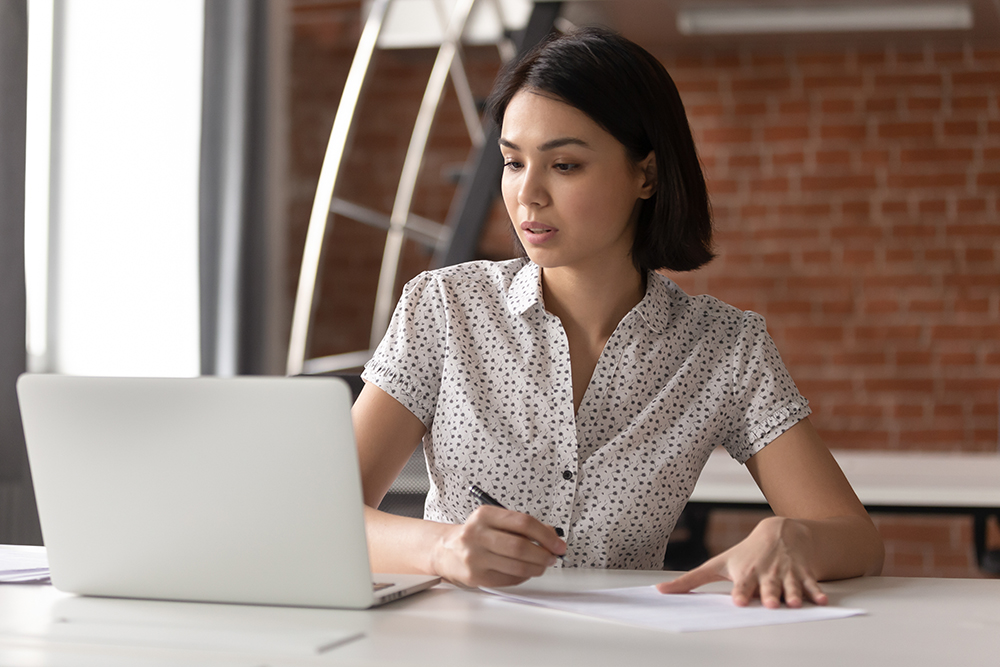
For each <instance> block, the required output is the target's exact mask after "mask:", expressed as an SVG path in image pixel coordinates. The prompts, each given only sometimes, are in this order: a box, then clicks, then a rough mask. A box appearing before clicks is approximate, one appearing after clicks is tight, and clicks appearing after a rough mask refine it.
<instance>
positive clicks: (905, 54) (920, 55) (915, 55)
mask: <svg viewBox="0 0 1000 667" xmlns="http://www.w3.org/2000/svg"><path fill="white" fill-rule="evenodd" d="M926 60H927V55H926V54H925V53H924V52H923V51H900V52H899V53H897V54H896V62H897V63H909V64H912V63H923V62H926Z"/></svg>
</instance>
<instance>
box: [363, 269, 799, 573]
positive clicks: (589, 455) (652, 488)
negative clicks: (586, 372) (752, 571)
mask: <svg viewBox="0 0 1000 667" xmlns="http://www.w3.org/2000/svg"><path fill="white" fill-rule="evenodd" d="M363 377H364V379H365V380H366V381H368V382H371V383H373V384H375V385H376V386H378V387H379V388H381V389H382V390H384V391H385V392H387V393H388V394H389V395H390V396H392V397H393V398H395V399H396V400H397V401H399V402H400V403H401V404H402V405H403V406H404V407H406V408H407V409H408V410H409V411H410V412H412V413H413V414H414V415H415V416H416V417H418V418H419V419H420V420H421V421H422V422H423V423H424V425H425V426H426V427H427V429H428V430H427V434H426V435H425V436H424V440H423V447H424V454H425V456H426V458H427V469H428V472H429V474H430V493H429V494H428V496H427V501H426V504H425V507H424V517H425V518H426V519H429V520H433V521H442V522H447V523H462V522H464V521H465V520H466V518H467V517H468V516H469V515H470V514H471V513H472V512H473V511H474V510H475V509H476V507H477V506H478V505H477V502H476V501H475V499H473V498H472V496H471V495H470V494H469V492H468V488H469V485H470V484H478V485H479V486H480V487H482V488H483V489H484V490H485V491H486V492H487V493H489V494H490V495H491V496H493V497H494V498H496V499H497V500H499V501H500V502H501V503H503V504H504V505H505V506H506V507H507V508H509V509H513V510H517V511H520V512H525V513H527V514H530V515H532V516H534V517H535V518H536V519H538V520H540V521H542V522H543V523H546V524H549V525H551V526H554V527H556V529H557V532H559V533H561V534H563V536H564V539H565V540H566V542H567V546H568V550H567V553H566V557H565V559H564V560H562V561H560V562H559V564H558V565H557V566H558V567H604V568H628V569H661V568H662V567H663V557H664V552H665V550H666V545H667V539H668V537H669V535H670V532H671V530H673V527H674V524H675V523H676V521H677V517H678V515H679V514H680V512H681V510H682V509H683V508H684V505H685V504H686V503H687V500H688V497H689V496H690V495H691V491H692V489H693V488H694V485H695V482H696V481H697V479H698V475H699V473H700V472H701V469H702V467H703V466H704V464H705V461H706V460H707V458H708V456H709V454H710V453H711V451H712V450H713V449H715V448H716V447H717V446H719V445H722V446H724V447H725V448H726V449H727V450H728V451H729V453H730V455H732V456H733V457H734V458H735V459H737V460H738V461H740V462H741V463H743V462H746V460H747V459H749V458H750V457H751V456H752V455H753V454H755V453H756V452H757V451H759V450H760V449H761V448H763V447H764V446H765V445H766V444H767V443H768V442H770V441H771V440H773V439H775V438H776V437H778V436H779V435H781V434H782V433H784V432H785V431H786V430H788V429H789V428H790V427H791V426H792V425H794V424H795V423H796V422H798V421H799V420H801V419H803V418H804V417H806V416H807V415H808V414H809V413H810V409H809V407H808V402H807V401H806V400H805V399H804V398H803V397H802V396H801V395H800V394H799V392H798V390H797V389H796V388H795V384H794V383H793V382H792V380H791V378H790V377H789V375H788V372H787V371H786V370H785V367H784V365H783V364H782V362H781V359H780V357H779V355H778V352H777V349H776V348H775V346H774V342H773V341H772V340H771V337H770V336H769V335H768V333H767V330H766V328H765V326H764V320H763V318H762V317H761V316H760V315H758V314H756V313H753V312H749V311H747V312H743V311H740V310H738V309H736V308H733V307H732V306H729V305H726V304H724V303H722V302H721V301H719V300H717V299H715V298H713V297H710V296H689V295H687V294H685V293H684V292H683V291H682V290H681V289H680V288H679V287H677V285H676V284H674V283H673V282H672V281H670V280H669V279H667V278H665V277H663V276H660V275H658V274H656V273H650V274H649V276H648V280H647V288H646V294H645V297H644V298H643V299H642V301H641V302H639V304H638V305H636V307H635V308H633V309H632V310H631V311H630V312H629V313H628V314H627V315H626V316H625V318H624V319H623V320H622V321H621V323H620V324H619V325H618V328H617V329H616V330H615V332H614V334H613V335H612V336H611V338H610V339H609V340H608V342H607V345H606V346H605V348H604V351H603V353H602V354H601V357H600V359H599V360H598V362H597V367H596V369H595V370H594V374H593V377H592V379H591V381H590V385H589V386H588V387H587V391H586V394H585V395H584V397H583V401H582V402H581V404H580V409H579V412H578V413H576V414H574V410H573V387H572V373H571V370H570V358H569V345H568V342H567V339H566V334H565V332H564V330H563V327H562V324H561V322H560V321H559V318H557V317H556V316H554V315H552V314H551V313H548V312H547V311H546V310H545V307H544V305H543V303H542V288H541V270H540V269H539V267H538V266H537V265H535V264H533V263H531V262H529V261H527V260H511V261H507V262H471V263H468V264H462V265H459V266H453V267H448V268H444V269H440V270H437V271H431V272H427V273H423V274H421V275H419V276H417V277H416V278H414V279H413V280H412V281H410V282H409V283H408V284H407V285H406V287H405V289H404V290H403V295H402V297H401V298H400V301H399V304H398V305H397V307H396V311H395V313H394V315H393V318H392V322H391V324H390V326H389V330H388V332H387V333H386V335H385V338H384V339H383V340H382V343H381V345H379V347H378V349H377V350H376V352H375V355H374V357H373V358H372V360H371V361H370V362H369V363H368V365H367V366H366V368H365V372H364V374H363Z"/></svg>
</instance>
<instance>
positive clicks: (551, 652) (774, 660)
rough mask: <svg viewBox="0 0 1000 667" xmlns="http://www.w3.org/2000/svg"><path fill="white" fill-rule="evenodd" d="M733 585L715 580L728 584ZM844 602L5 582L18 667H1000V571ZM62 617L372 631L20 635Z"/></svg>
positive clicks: (879, 584)
mask: <svg viewBox="0 0 1000 667" xmlns="http://www.w3.org/2000/svg"><path fill="white" fill-rule="evenodd" d="M666 576H667V575H666V574H665V573H662V572H621V571H610V572H608V571H598V570H553V571H551V572H550V573H549V574H547V575H546V576H545V577H542V578H541V579H538V580H535V581H534V582H531V585H532V586H535V587H552V588H558V589H567V588H572V589H581V590H582V589H587V588H606V587H617V586H631V585H644V584H651V583H654V582H657V581H660V580H662V579H663V578H665V577H666ZM727 588H728V586H727V585H725V584H717V585H714V586H712V587H707V590H718V591H724V590H726V589H727ZM825 589H826V590H827V592H828V593H829V595H830V598H831V601H832V603H834V604H838V605H842V606H848V607H861V608H864V609H867V610H868V612H869V613H868V615H866V616H859V617H853V618H847V619H841V620H834V621H821V622H814V623H800V624H794V625H778V626H768V627H761V628H749V629H740V630H721V631H710V632H698V633H687V634H673V633H667V632H660V631H654V630H643V629H639V628H633V627H628V626H623V625H616V624H613V623H609V622H605V621H600V620H595V619H589V618H585V617H581V616H574V615H570V614H566V613H563V612H558V611H551V610H547V609H541V608H536V607H531V606H526V605H516V604H513V603H509V602H505V601H502V600H498V599H495V598H492V597H491V596H488V595H487V594H484V593H480V592H478V591H467V590H460V589H457V588H454V587H452V586H449V585H446V584H445V585H440V586H438V587H436V588H434V589H432V590H430V591H427V592H425V593H421V594H420V595H417V596H415V597H413V598H409V599H406V600H402V601H398V602H394V603H392V604H390V605H387V606H385V607H382V608H381V609H377V610H373V611H365V612H357V611H330V610H318V609H289V608H268V607H252V606H227V605H209V604H188V603H173V602H147V601H132V600H113V599H99V598H77V597H73V596H69V595H65V594H62V593H59V592H58V591H55V590H54V589H52V588H51V587H49V586H0V631H2V632H3V634H2V635H0V664H2V665H5V666H12V665H32V666H35V665H51V666H62V665H67V666H69V665H72V666H78V665H101V666H102V667H117V666H119V665H129V666H139V665H177V664H184V665H247V666H260V665H271V666H277V665H318V664H329V665H435V666H436V667H448V666H451V665H456V666H458V665H460V666H461V667H480V666H483V667H486V666H492V665H517V666H520V665H545V666H546V667H553V666H561V665H566V666H572V667H588V666H591V665H593V666H598V667H614V666H615V665H619V664H622V663H623V662H626V663H627V664H629V665H630V667H631V666H632V665H647V664H648V665H652V664H656V665H722V664H726V665H739V666H740V667H755V666H758V665H759V666H761V667H781V666H783V665H789V666H791V665H794V666H795V667H801V666H802V665H809V666H810V667H824V666H830V667H833V666H836V667H843V666H844V665H849V666H850V667H863V666H865V665H877V666H878V667H886V666H889V665H905V666H906V667H922V666H924V665H927V666H933V667H940V666H941V665H961V666H962V667H975V666H980V665H981V666H984V667H986V666H988V667H997V665H998V664H1000V662H998V661H1000V580H971V579H916V578H915V579H902V578H880V577H874V578H867V579H854V580H848V581H842V582H828V583H827V584H825ZM56 618H69V619H71V621H73V620H75V621H89V622H105V623H129V624H168V625H169V624H173V625H178V624H180V625H185V626H187V627H200V628H211V629H214V630H219V631H224V630H226V629H240V630H251V631H258V632H264V631H270V632H276V631H281V630H288V629H297V630H303V629H317V630H322V629H328V628H338V629H346V630H353V631H358V632H363V633H364V637H362V638H360V639H357V640H355V641H352V642H350V643H347V644H345V645H343V646H340V647H339V648H335V649H332V650H331V651H330V652H328V653H326V654H324V655H322V656H320V657H315V658H310V657H294V656H287V657H283V656H281V655H269V654H266V653H259V654H252V653H246V654H240V653H226V654H219V653H216V654H211V653H206V652H192V651H187V652H185V651H179V650H154V649H141V648H120V647H107V646H83V645H73V644H63V645H55V644H51V643H49V644H46V643H42V642H40V641H38V640H35V639H25V638H23V637H21V638H19V637H18V636H17V633H18V632H25V631H28V630H31V629H33V628H34V629H37V628H40V627H44V626H45V624H47V623H49V622H51V621H52V620H53V619H56Z"/></svg>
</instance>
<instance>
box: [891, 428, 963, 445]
mask: <svg viewBox="0 0 1000 667" xmlns="http://www.w3.org/2000/svg"><path fill="white" fill-rule="evenodd" d="M899 439H900V440H901V441H902V442H905V443H910V444H918V445H924V446H926V445H942V444H945V443H948V444H952V443H961V442H964V441H965V433H963V432H962V429H921V430H919V431H903V432H901V433H900V434H899Z"/></svg>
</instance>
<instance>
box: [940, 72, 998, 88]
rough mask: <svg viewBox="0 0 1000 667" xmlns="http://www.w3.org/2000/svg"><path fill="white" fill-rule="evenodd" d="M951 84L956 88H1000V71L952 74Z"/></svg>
mask: <svg viewBox="0 0 1000 667" xmlns="http://www.w3.org/2000/svg"><path fill="white" fill-rule="evenodd" d="M951 82H952V84H953V85H956V86H989V87H994V88H995V87H997V86H1000V70H984V71H979V72H953V73H952V75H951Z"/></svg>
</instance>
